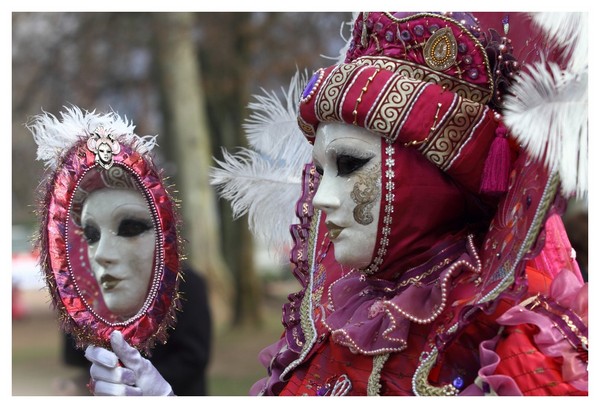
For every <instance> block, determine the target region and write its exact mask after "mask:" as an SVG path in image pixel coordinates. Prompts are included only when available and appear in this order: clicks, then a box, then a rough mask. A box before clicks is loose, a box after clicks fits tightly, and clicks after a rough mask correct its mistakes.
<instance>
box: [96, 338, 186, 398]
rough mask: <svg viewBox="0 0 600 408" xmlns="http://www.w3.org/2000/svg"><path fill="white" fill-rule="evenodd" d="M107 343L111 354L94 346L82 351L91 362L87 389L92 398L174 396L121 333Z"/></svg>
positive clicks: (153, 368)
mask: <svg viewBox="0 0 600 408" xmlns="http://www.w3.org/2000/svg"><path fill="white" fill-rule="evenodd" d="M110 344H111V346H112V349H113V352H111V351H108V350H106V349H104V348H102V347H96V346H88V347H87V349H86V350H85V357H86V358H87V359H88V360H89V361H90V362H91V363H92V366H91V367H90V375H91V377H92V380H91V383H90V389H91V391H92V393H93V394H94V395H117V396H129V395H174V394H173V390H172V388H171V385H170V384H169V383H168V382H167V381H166V380H165V379H164V378H163V377H162V375H160V373H159V372H158V370H157V369H156V368H155V367H154V366H153V365H152V363H151V362H150V361H148V360H147V359H145V358H144V357H142V355H141V354H140V353H139V351H137V350H136V349H135V348H133V347H131V346H130V345H129V344H127V342H126V341H125V339H124V338H123V335H122V334H121V332H120V331H114V332H112V333H111V335H110ZM119 360H121V364H122V365H120V364H119Z"/></svg>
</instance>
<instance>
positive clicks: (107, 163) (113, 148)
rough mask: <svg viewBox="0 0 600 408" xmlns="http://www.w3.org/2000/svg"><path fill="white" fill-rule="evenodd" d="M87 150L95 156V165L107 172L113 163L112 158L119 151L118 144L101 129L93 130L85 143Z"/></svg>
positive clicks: (119, 146)
mask: <svg viewBox="0 0 600 408" xmlns="http://www.w3.org/2000/svg"><path fill="white" fill-rule="evenodd" d="M87 148H88V149H89V150H90V151H91V152H92V153H94V154H95V155H96V160H95V161H96V163H98V164H99V165H100V166H102V167H104V168H105V169H107V170H108V169H110V168H111V167H112V165H113V163H114V161H113V156H115V155H117V154H119V152H120V151H121V145H119V142H117V141H116V140H115V138H114V136H113V135H111V134H110V133H108V132H107V131H106V129H104V128H103V127H99V128H97V129H96V130H94V133H93V134H92V136H90V138H89V139H88V141H87Z"/></svg>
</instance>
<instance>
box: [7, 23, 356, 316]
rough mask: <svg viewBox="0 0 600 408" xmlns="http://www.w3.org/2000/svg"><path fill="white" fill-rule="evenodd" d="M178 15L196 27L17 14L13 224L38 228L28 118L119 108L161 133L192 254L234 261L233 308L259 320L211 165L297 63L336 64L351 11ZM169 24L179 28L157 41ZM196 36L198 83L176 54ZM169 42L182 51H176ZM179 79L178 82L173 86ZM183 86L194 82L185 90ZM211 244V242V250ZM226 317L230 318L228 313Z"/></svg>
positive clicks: (242, 237) (246, 257)
mask: <svg viewBox="0 0 600 408" xmlns="http://www.w3.org/2000/svg"><path fill="white" fill-rule="evenodd" d="M177 14H179V13H177ZM178 18H188V19H189V17H184V16H182V15H174V14H173V15H171V13H13V14H12V23H13V26H12V34H13V35H12V42H13V47H12V59H13V60H12V80H13V87H12V102H13V105H12V106H13V132H12V156H13V160H12V170H13V171H12V187H13V189H12V203H13V205H12V208H13V222H15V223H19V224H33V223H34V220H35V219H34V217H33V208H34V203H35V195H34V191H35V190H36V186H37V184H38V182H39V178H40V176H41V174H42V170H43V169H42V166H41V164H40V163H38V162H36V161H35V149H36V148H35V144H34V143H33V140H32V138H31V135H30V134H29V133H28V131H27V130H26V128H25V127H24V126H23V124H24V123H26V122H27V120H28V118H29V117H30V116H31V115H35V114H37V113H40V110H41V109H44V110H46V111H48V112H52V113H56V112H59V111H60V109H61V107H62V106H63V105H68V104H71V103H72V104H75V105H78V106H80V107H82V108H84V109H89V110H97V111H109V110H111V109H114V110H115V111H117V112H119V113H120V114H122V115H124V116H127V117H128V118H130V119H132V120H133V121H134V122H135V123H136V125H137V127H136V131H137V132H138V133H139V134H142V135H144V134H158V135H159V138H158V143H159V147H158V148H157V149H156V152H155V153H156V155H157V159H158V161H159V164H160V165H161V166H162V167H164V168H165V170H166V175H167V176H169V177H170V178H171V179H173V180H174V182H175V185H176V186H177V187H178V188H179V191H180V192H181V193H180V194H176V196H177V198H180V199H182V212H183V213H184V214H183V216H184V220H185V224H186V226H185V228H186V232H185V234H186V235H185V236H186V238H188V239H189V241H190V242H189V244H188V245H186V248H185V249H186V251H187V255H188V257H189V258H190V260H191V261H193V262H194V264H195V266H196V267H197V268H198V269H206V268H204V266H203V264H202V262H209V261H210V262H216V264H215V265H217V264H220V263H221V261H219V260H218V259H216V258H221V259H223V260H224V263H225V264H226V265H227V267H225V266H223V268H226V269H227V270H229V271H230V272H231V276H230V277H226V273H223V276H221V277H220V278H219V279H218V280H219V281H220V283H218V284H217V285H220V284H223V285H226V284H228V282H229V284H230V285H232V286H231V287H230V288H229V289H228V290H229V292H230V293H232V294H233V301H232V302H231V305H229V304H227V305H224V306H223V307H224V308H227V307H232V308H233V312H234V313H233V314H232V315H231V317H232V318H233V321H234V322H236V323H243V322H245V321H249V322H259V321H260V304H261V298H260V295H261V291H260V282H259V281H258V280H257V278H256V273H255V271H254V261H253V259H252V255H253V253H254V250H253V248H254V243H253V241H252V239H251V236H250V233H249V231H248V228H247V220H246V219H245V218H242V219H240V220H236V221H233V220H232V217H231V211H230V208H229V203H227V202H224V201H223V200H220V201H219V202H218V204H215V197H214V195H213V193H212V190H211V189H210V188H209V187H208V186H207V184H205V183H206V174H205V170H206V168H205V167H203V166H205V165H207V163H209V162H210V161H211V156H215V157H217V158H221V157H222V156H221V150H220V149H221V147H225V148H227V149H234V148H235V147H236V146H243V145H245V139H244V135H243V133H242V127H241V124H242V122H243V118H244V117H246V115H247V113H248V112H247V111H246V110H245V107H246V105H247V104H248V102H249V97H250V95H251V94H252V93H257V92H261V91H260V88H261V87H262V88H265V89H267V90H276V89H278V88H279V87H280V86H285V85H287V84H288V83H289V78H290V77H291V75H293V73H294V72H295V71H296V69H297V67H300V68H302V69H304V68H306V69H307V70H309V71H310V70H312V69H314V68H316V67H319V66H322V65H324V64H327V63H329V61H323V59H322V58H321V54H325V55H329V56H332V57H337V54H338V50H339V49H340V47H341V46H342V44H343V39H342V38H341V37H340V35H339V30H340V22H342V21H347V20H348V19H349V18H350V15H349V13H264V12H263V13H195V14H194V15H193V19H191V20H192V21H188V20H186V21H184V22H175V21H172V20H173V19H178ZM165 25H168V26H169V27H170V29H169V30H166V31H161V33H160V34H159V35H158V36H157V35H156V33H157V32H158V31H157V30H159V29H160V27H163V28H162V29H160V30H164V26H165ZM184 27H187V28H185V29H184ZM184 32H187V34H186V35H184V37H185V38H187V39H188V40H191V41H193V42H191V41H186V44H187V46H186V47H187V51H186V53H187V57H186V59H187V61H188V62H187V63H186V64H189V66H188V70H194V68H193V65H194V64H196V68H195V70H196V73H195V74H194V73H192V72H191V71H187V73H186V74H185V75H186V76H187V77H188V78H191V79H189V80H185V79H184V78H183V77H180V75H183V74H175V72H174V70H175V69H178V68H179V67H178V66H179V65H180V62H176V59H177V58H179V57H174V56H173V55H176V53H177V50H178V49H180V48H183V44H178V43H179V41H177V40H176V39H177V38H178V37H177V36H180V35H182V33H184ZM346 35H347V34H346ZM180 39H181V40H182V41H183V37H181V38H180ZM159 40H160V41H159ZM167 41H170V44H171V45H170V46H168V45H167V46H166V47H165V44H167ZM159 43H162V44H163V45H162V46H161V45H160V44H159ZM192 46H194V47H195V49H192V48H191V47H192ZM159 50H161V51H160V52H159ZM161 55H164V56H165V57H164V58H163V57H161ZM194 55H195V56H196V62H193V61H192V60H193V59H194ZM181 68H182V69H183V66H182V67H181ZM169 71H170V73H169ZM194 77H195V78H196V79H194ZM161 78H162V79H161ZM168 78H170V79H168ZM167 81H173V82H172V83H170V85H166V86H165V83H167ZM181 83H184V84H185V86H182V87H181V88H180V86H179V85H176V84H181ZM202 91H204V92H202ZM175 92H181V93H185V94H186V95H187V96H176V95H175ZM202 93H204V98H203V97H202ZM194 94H195V95H194ZM202 104H204V107H202ZM176 105H177V106H179V107H178V108H175V106H176ZM194 105H196V106H195V107H194ZM203 117H204V118H203ZM207 134H209V136H207ZM179 137H182V138H183V139H179ZM184 139H185V140H184ZM208 143H210V145H209V144H208ZM200 145H202V146H200ZM193 151H196V152H197V155H196V156H194V157H196V158H195V159H192V158H191V156H192V152H193ZM198 151H200V152H201V153H198ZM184 180H185V181H184ZM191 186H193V187H191ZM191 188H196V189H198V190H197V191H191V190H190V189H191ZM201 206H202V207H201ZM200 208H203V209H206V211H209V212H212V213H213V214H215V213H218V216H216V217H215V216H214V215H213V220H212V222H214V223H215V224H214V225H213V226H210V225H208V226H207V224H206V223H207V222H211V221H210V220H207V219H206V216H205V214H204V213H203V214H201V211H200ZM215 208H216V212H215ZM211 230H212V232H211ZM196 233H199V235H198V236H196V237H194V234H196ZM209 234H216V236H213V238H212V239H211V238H209V237H208V235H209ZM205 235H206V236H205ZM203 241H211V242H209V243H208V244H207V245H208V246H206V245H205V244H203V243H202V242H203ZM219 246H221V249H219ZM196 251H200V252H196ZM202 251H206V252H202ZM203 253H208V254H210V255H202V254H203ZM220 253H221V254H222V255H221V256H220V255H219V254H220ZM207 257H210V258H212V259H210V260H208V259H204V258H207ZM197 263H199V265H198V264H197ZM221 266H222V265H219V266H218V268H219V269H220V268H221ZM208 268H209V269H210V268H212V267H208ZM204 272H205V273H206V274H209V273H212V272H209V270H204ZM211 283H212V284H213V285H214V284H215V283H214V282H211ZM211 289H214V288H212V287H211ZM222 289H223V291H225V292H226V291H227V290H225V289H224V288H222ZM215 309H216V308H215ZM216 313H217V314H218V315H217V316H216V319H217V320H218V319H219V317H222V316H219V314H220V313H221V310H220V309H219V310H216Z"/></svg>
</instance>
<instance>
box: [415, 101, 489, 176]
mask: <svg viewBox="0 0 600 408" xmlns="http://www.w3.org/2000/svg"><path fill="white" fill-rule="evenodd" d="M486 109H487V108H486V107H485V106H483V105H481V104H478V103H475V102H472V101H469V100H468V99H463V98H460V97H458V98H457V100H456V103H455V104H454V105H453V107H452V108H451V110H452V112H449V113H447V114H446V115H445V118H444V120H443V121H442V123H440V125H439V126H438V131H437V133H436V134H434V135H433V136H432V137H431V138H430V142H429V143H428V144H426V145H424V146H423V147H422V148H421V152H422V153H423V155H424V156H425V157H427V159H428V160H429V161H431V162H432V163H434V164H435V165H436V166H438V167H439V168H440V169H442V170H444V171H447V170H448V169H449V168H450V167H451V166H452V163H453V162H454V160H455V159H456V157H457V156H458V154H459V152H460V150H461V147H462V146H463V145H464V144H465V143H466V139H468V138H470V137H471V135H472V133H473V130H474V129H475V127H476V126H477V125H478V124H479V123H480V121H481V118H482V117H483V115H484V114H485V112H486Z"/></svg>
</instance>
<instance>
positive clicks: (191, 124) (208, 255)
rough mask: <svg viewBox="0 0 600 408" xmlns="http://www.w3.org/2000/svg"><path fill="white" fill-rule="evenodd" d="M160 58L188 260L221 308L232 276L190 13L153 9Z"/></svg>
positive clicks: (227, 298) (227, 299)
mask: <svg viewBox="0 0 600 408" xmlns="http://www.w3.org/2000/svg"><path fill="white" fill-rule="evenodd" d="M153 17H154V19H153V23H154V27H155V30H156V31H155V34H156V45H157V47H156V50H157V52H156V58H157V61H158V66H159V72H160V81H159V82H160V84H161V91H162V92H161V94H162V96H163V98H164V107H165V111H166V112H165V113H166V115H165V116H166V118H167V120H166V121H165V122H166V130H167V132H166V133H167V134H168V135H170V137H169V138H170V139H171V144H172V146H173V147H174V151H175V155H174V157H176V158H177V165H178V168H179V171H178V172H179V183H178V186H179V189H180V191H181V194H180V196H181V197H180V198H181V200H182V213H183V214H182V215H183V225H182V232H183V236H184V237H185V238H186V240H187V241H189V243H188V244H187V245H186V249H187V253H188V257H189V258H188V259H189V262H190V263H191V264H192V265H193V267H194V269H196V270H199V271H202V272H203V273H204V274H206V276H207V277H208V281H209V285H210V286H211V289H212V291H211V293H212V294H213V295H216V296H215V298H214V301H216V302H218V307H217V309H218V310H221V311H224V309H225V307H226V305H229V304H231V290H230V288H231V286H230V285H229V280H230V276H229V274H228V272H227V267H226V265H225V263H224V261H223V258H222V251H221V240H220V232H219V229H218V226H219V222H218V219H219V217H218V211H217V206H216V196H215V191H214V189H212V188H211V187H210V184H209V177H208V174H209V170H210V167H211V166H212V148H211V140H210V136H209V127H208V123H207V115H206V108H205V100H204V99H205V96H204V87H203V85H202V81H201V80H200V76H201V72H200V66H199V61H198V58H197V54H196V47H195V44H194V39H193V37H192V30H193V25H194V16H193V15H192V14H191V13H168V14H155V15H153Z"/></svg>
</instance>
